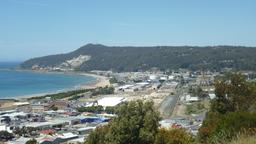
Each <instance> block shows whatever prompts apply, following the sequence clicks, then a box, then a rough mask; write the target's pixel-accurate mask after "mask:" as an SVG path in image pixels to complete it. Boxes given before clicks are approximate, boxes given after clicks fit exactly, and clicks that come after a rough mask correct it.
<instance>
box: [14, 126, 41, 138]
mask: <svg viewBox="0 0 256 144" xmlns="http://www.w3.org/2000/svg"><path fill="white" fill-rule="evenodd" d="M37 131H38V129H37V128H34V127H25V126H24V127H22V128H19V127H17V128H15V129H14V131H13V133H14V134H15V135H19V136H24V137H31V136H36V135H38V133H37Z"/></svg>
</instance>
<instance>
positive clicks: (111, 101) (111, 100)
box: [98, 97, 126, 107]
mask: <svg viewBox="0 0 256 144" xmlns="http://www.w3.org/2000/svg"><path fill="white" fill-rule="evenodd" d="M125 100H126V99H125V98H123V97H105V98H102V99H100V100H98V105H101V106H103V107H107V106H116V105H118V104H120V103H122V102H123V101H125Z"/></svg>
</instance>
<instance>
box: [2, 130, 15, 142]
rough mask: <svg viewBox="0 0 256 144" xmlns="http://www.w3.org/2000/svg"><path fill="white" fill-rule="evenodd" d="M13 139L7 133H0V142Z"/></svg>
mask: <svg viewBox="0 0 256 144" xmlns="http://www.w3.org/2000/svg"><path fill="white" fill-rule="evenodd" d="M13 138H14V136H13V135H12V134H11V133H9V132H8V131H0V142H5V141H8V140H11V139H13Z"/></svg>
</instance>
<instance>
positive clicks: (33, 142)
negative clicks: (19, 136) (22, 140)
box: [26, 139, 38, 144]
mask: <svg viewBox="0 0 256 144" xmlns="http://www.w3.org/2000/svg"><path fill="white" fill-rule="evenodd" d="M37 143H38V142H37V140H36V139H30V140H28V141H27V142H26V144H37Z"/></svg>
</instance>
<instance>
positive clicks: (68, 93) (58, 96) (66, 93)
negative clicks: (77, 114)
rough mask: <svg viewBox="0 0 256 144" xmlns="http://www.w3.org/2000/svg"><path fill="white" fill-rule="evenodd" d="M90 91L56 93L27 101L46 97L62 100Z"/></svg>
mask: <svg viewBox="0 0 256 144" xmlns="http://www.w3.org/2000/svg"><path fill="white" fill-rule="evenodd" d="M91 90H92V89H82V90H73V91H68V92H62V93H57V94H49V95H45V96H40V97H31V98H29V100H34V99H43V98H46V97H50V98H51V99H63V98H67V97H70V96H73V95H78V94H82V93H86V92H88V91H91Z"/></svg>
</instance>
